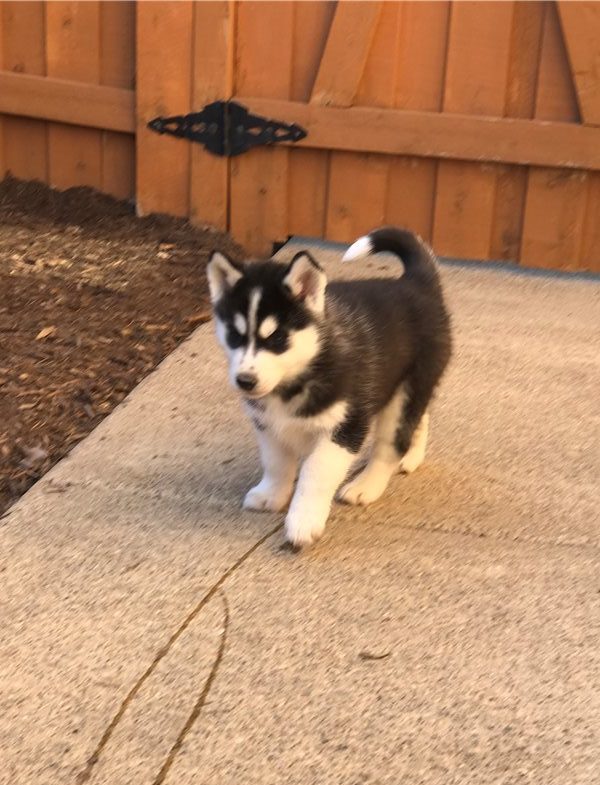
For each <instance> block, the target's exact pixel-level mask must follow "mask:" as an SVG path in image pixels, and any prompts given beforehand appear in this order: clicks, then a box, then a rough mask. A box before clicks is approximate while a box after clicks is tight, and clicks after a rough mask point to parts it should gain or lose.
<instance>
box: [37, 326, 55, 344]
mask: <svg viewBox="0 0 600 785" xmlns="http://www.w3.org/2000/svg"><path fill="white" fill-rule="evenodd" d="M55 332H56V327H54V326H52V327H43V328H42V329H41V330H40V331H39V333H38V334H37V335H36V336H35V340H36V341H43V340H44V339H45V338H50V336H51V335H54V333H55Z"/></svg>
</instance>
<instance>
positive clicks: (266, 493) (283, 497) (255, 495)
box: [242, 483, 290, 512]
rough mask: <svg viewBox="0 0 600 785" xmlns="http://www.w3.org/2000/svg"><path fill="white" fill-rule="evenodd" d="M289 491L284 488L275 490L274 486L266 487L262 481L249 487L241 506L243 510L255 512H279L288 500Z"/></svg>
mask: <svg viewBox="0 0 600 785" xmlns="http://www.w3.org/2000/svg"><path fill="white" fill-rule="evenodd" d="M289 496H290V495H289V492H288V490H287V489H285V490H277V489H275V488H266V487H265V486H264V485H263V484H262V483H259V484H258V485H255V486H254V488H250V490H249V491H248V493H247V494H246V496H245V497H244V501H243V503H242V506H243V508H244V509H245V510H254V511H255V512H280V511H281V510H283V508H284V507H285V506H286V504H287V503H288V501H289Z"/></svg>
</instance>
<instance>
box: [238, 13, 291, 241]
mask: <svg viewBox="0 0 600 785" xmlns="http://www.w3.org/2000/svg"><path fill="white" fill-rule="evenodd" d="M293 5H294V4H293V3H292V2H287V0H284V1H283V2H277V1H276V0H275V1H274V2H273V1H271V2H261V3H253V2H241V3H239V4H238V12H237V25H236V27H237V33H236V62H237V66H236V85H235V92H236V93H237V94H238V95H241V96H244V95H248V96H253V97H257V98H289V95H290V89H291V76H292V40H293V21H294V9H293ZM274 58H275V61H276V62H274ZM288 158H289V152H288V150H285V149H284V148H277V147H274V148H271V149H266V148H260V147H259V148H255V149H254V150H251V151H250V152H249V153H247V154H246V155H243V156H239V157H237V158H233V159H232V161H231V183H230V187H231V216H230V229H231V233H232V235H233V236H234V237H235V239H236V240H238V241H239V242H240V243H241V244H242V245H243V246H244V247H245V248H246V249H247V250H248V252H249V253H254V254H268V253H270V251H271V245H272V242H273V241H277V240H285V239H287V237H288V234H289V230H288V214H289V211H288V204H289V202H288Z"/></svg>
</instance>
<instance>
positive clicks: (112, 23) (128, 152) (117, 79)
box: [100, 0, 135, 199]
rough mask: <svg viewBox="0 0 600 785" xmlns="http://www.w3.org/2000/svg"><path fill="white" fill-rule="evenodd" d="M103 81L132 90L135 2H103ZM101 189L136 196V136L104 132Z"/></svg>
mask: <svg viewBox="0 0 600 785" xmlns="http://www.w3.org/2000/svg"><path fill="white" fill-rule="evenodd" d="M100 10H101V16H100V36H101V39H100V40H101V50H100V51H101V63H100V81H101V83H102V84H103V85H110V86H111V87H122V88H126V89H129V90H131V89H132V88H133V86H134V74H135V4H134V3H133V2H131V0H118V2H116V0H104V2H102V5H101V8H100ZM102 146H103V149H102V190H103V191H106V192H107V193H109V194H112V195H113V196H116V197H117V198H119V199H130V198H131V197H133V196H134V195H135V139H134V138H133V137H132V136H128V135H126V134H120V133H113V132H111V131H105V132H104V133H103V134H102Z"/></svg>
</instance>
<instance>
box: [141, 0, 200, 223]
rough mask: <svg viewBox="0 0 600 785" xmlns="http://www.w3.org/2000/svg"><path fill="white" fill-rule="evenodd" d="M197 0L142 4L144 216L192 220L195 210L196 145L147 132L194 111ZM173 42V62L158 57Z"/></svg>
mask: <svg viewBox="0 0 600 785" xmlns="http://www.w3.org/2000/svg"><path fill="white" fill-rule="evenodd" d="M192 22H193V6H192V2H191V0H181V2H177V3H172V2H168V0H167V1H163V0H161V1H160V2H152V3H145V2H144V3H137V17H136V28H137V29H136V47H137V91H136V96H137V161H136V192H137V209H138V213H139V214H140V215H145V214H147V213H152V212H168V213H172V214H173V215H181V216H187V215H189V209H190V183H189V175H190V144H189V142H186V141H184V140H182V139H174V138H172V137H168V136H159V135H158V134H155V133H153V132H152V131H150V130H148V129H147V128H146V125H147V123H148V122H149V121H150V120H152V119H153V118H154V117H157V116H159V115H163V116H168V115H175V114H186V113H187V112H189V110H190V97H191V73H192V32H193V30H192V28H193V25H192ZM165 41H172V42H174V43H173V46H171V47H169V51H168V56H167V57H157V52H159V51H161V50H162V49H163V48H164V42H165Z"/></svg>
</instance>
